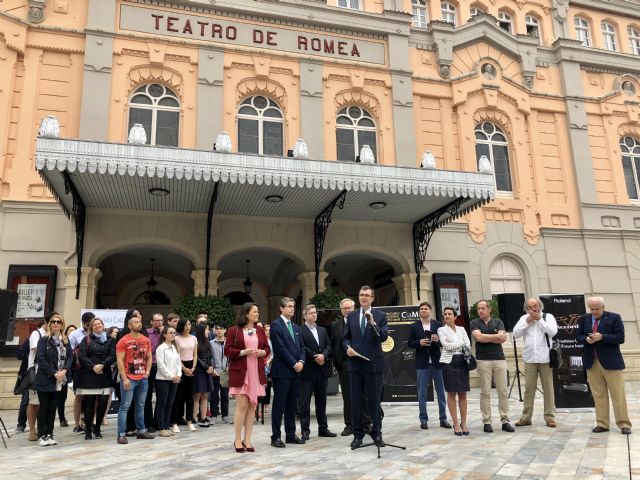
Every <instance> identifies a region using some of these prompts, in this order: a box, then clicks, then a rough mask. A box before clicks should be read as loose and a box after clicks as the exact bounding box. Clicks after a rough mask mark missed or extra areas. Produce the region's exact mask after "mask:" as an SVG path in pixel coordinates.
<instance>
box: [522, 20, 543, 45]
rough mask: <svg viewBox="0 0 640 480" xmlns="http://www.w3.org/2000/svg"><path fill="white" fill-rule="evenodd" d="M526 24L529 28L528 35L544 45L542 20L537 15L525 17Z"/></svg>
mask: <svg viewBox="0 0 640 480" xmlns="http://www.w3.org/2000/svg"><path fill="white" fill-rule="evenodd" d="M524 23H525V25H526V27H527V35H529V36H531V37H536V38H537V39H538V43H539V44H542V32H541V31H540V20H538V17H536V16H535V15H525V17H524Z"/></svg>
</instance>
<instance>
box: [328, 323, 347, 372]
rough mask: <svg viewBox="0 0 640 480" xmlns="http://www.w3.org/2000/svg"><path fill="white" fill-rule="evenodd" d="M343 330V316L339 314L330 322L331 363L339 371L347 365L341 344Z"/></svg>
mask: <svg viewBox="0 0 640 480" xmlns="http://www.w3.org/2000/svg"><path fill="white" fill-rule="evenodd" d="M345 330H346V328H345V321H344V317H343V316H342V315H339V318H338V319H337V320H336V321H335V322H333V323H332V324H331V353H332V355H333V365H334V366H335V367H336V370H337V371H338V372H341V371H342V369H343V368H346V366H347V364H346V362H347V354H346V353H345V350H344V347H343V346H342V339H343V338H344V331H345Z"/></svg>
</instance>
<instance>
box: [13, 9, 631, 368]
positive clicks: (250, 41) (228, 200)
mask: <svg viewBox="0 0 640 480" xmlns="http://www.w3.org/2000/svg"><path fill="white" fill-rule="evenodd" d="M639 55H640V5H638V4H637V3H636V2H631V1H623V0H612V1H609V2H597V1H595V0H577V1H569V0H536V1H528V0H526V1H510V0H496V1H491V2H482V1H475V2H469V1H466V0H465V1H454V0H451V1H449V0H447V1H441V2H440V1H434V0H426V1H423V0H325V1H323V0H281V1H263V0H257V1H256V0H234V1H227V0H216V1H205V0H192V1H186V0H184V1H181V0H175V1H168V0H167V1H160V0H29V1H28V2H24V1H18V0H5V1H3V2H1V3H0V112H3V114H2V115H1V116H0V260H1V261H0V278H7V279H8V280H7V284H6V287H8V288H15V287H16V285H19V284H30V283H37V281H36V280H37V279H42V278H45V279H46V280H47V282H48V283H47V292H46V296H47V298H48V299H51V300H50V303H51V305H53V307H55V309H56V310H58V311H60V312H62V313H63V315H64V316H65V317H66V318H67V320H68V321H70V322H72V323H77V322H78V319H79V311H80V309H81V308H122V307H129V306H133V305H137V306H139V307H140V308H141V309H142V310H143V311H144V312H146V313H150V312H151V311H154V310H161V311H170V310H171V308H172V306H173V305H175V303H176V302H177V301H178V300H179V299H180V298H181V297H182V296H184V295H186V294H189V293H192V292H195V293H209V294H218V295H221V296H227V297H228V298H230V299H231V300H232V302H234V303H239V302H242V301H244V300H246V299H248V298H251V299H252V300H254V301H255V302H257V303H258V305H259V306H260V309H261V312H262V315H263V318H265V319H268V318H270V317H272V316H273V315H275V314H276V310H277V308H276V307H277V303H276V302H277V299H279V298H280V297H281V296H283V295H288V296H292V297H295V298H298V299H300V300H301V301H304V300H306V299H308V298H310V297H311V296H312V295H313V294H315V293H316V292H317V291H321V290H324V289H326V288H334V289H339V290H340V291H343V292H345V293H347V294H350V295H354V294H355V293H356V292H357V288H358V286H359V285H361V284H363V283H368V284H373V285H374V286H375V287H376V288H377V290H378V292H379V295H378V300H379V303H380V304H386V305H391V304H414V303H416V302H418V300H424V299H427V300H430V301H433V300H434V281H433V274H462V275H464V282H465V283H464V286H463V289H464V293H466V296H467V298H468V302H469V303H472V302H474V301H476V300H478V299H480V298H486V297H490V296H492V295H495V294H499V293H505V292H507V293H508V292H522V293H525V294H526V295H538V294H542V293H585V294H597V295H602V296H604V297H605V299H606V301H607V306H608V307H609V308H610V309H611V310H614V311H617V312H619V313H621V314H622V316H623V318H624V320H625V326H626V329H627V342H626V344H625V347H626V349H627V350H628V352H629V353H628V356H629V358H630V361H629V362H628V363H629V365H630V367H631V368H630V369H629V372H630V373H632V374H634V373H637V370H636V368H635V365H636V361H635V356H634V355H635V354H636V353H637V351H638V348H639V347H640V341H639V338H638V318H639V313H640V274H639V273H638V268H639V266H640V264H639V263H638V258H640V243H639V241H638V240H640V209H639V208H638V205H639V198H640V197H639V195H640V193H639V192H640V183H639V181H640V180H639V179H640V123H639V117H638V114H639V112H640V103H639V98H638V94H640V82H639V81H638V75H639V74H640V57H639ZM43 119H44V122H43ZM152 259H153V260H152ZM51 272H53V273H51ZM150 277H153V279H154V281H155V282H156V284H155V285H154V288H153V290H154V291H153V292H150V286H149V280H150ZM34 279H35V280H34ZM158 292H159V293H158ZM150 293H153V295H151V296H150ZM151 297H153V301H150V299H151ZM45 303H46V302H45ZM29 325H30V323H29V321H28V320H21V321H19V322H18V325H17V327H16V335H17V336H19V337H21V338H22V337H24V336H25V335H26V334H27V333H28V326H29ZM4 362H5V364H7V363H6V360H5V361H4Z"/></svg>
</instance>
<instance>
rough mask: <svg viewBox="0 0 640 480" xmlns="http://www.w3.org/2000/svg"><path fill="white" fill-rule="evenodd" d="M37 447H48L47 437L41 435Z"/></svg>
mask: <svg viewBox="0 0 640 480" xmlns="http://www.w3.org/2000/svg"><path fill="white" fill-rule="evenodd" d="M38 445H40V446H41V447H48V446H49V445H50V443H49V436H48V435H43V436H42V437H40V440H38Z"/></svg>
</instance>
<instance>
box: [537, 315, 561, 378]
mask: <svg viewBox="0 0 640 480" xmlns="http://www.w3.org/2000/svg"><path fill="white" fill-rule="evenodd" d="M546 316H547V314H546V313H545V314H544V315H543V316H542V319H543V320H544V319H545V317H546ZM544 336H545V338H546V339H547V347H548V348H549V366H550V367H551V368H560V367H561V366H562V362H563V359H562V345H560V342H559V341H558V340H553V341H552V342H549V334H548V333H545V334H544Z"/></svg>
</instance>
